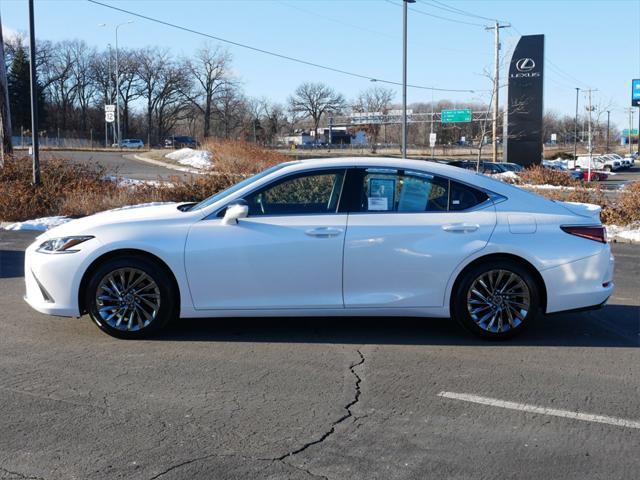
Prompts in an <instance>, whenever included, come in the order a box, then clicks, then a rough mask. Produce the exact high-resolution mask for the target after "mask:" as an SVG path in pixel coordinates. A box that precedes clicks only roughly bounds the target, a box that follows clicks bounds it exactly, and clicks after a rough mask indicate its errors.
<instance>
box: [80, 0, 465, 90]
mask: <svg viewBox="0 0 640 480" xmlns="http://www.w3.org/2000/svg"><path fill="white" fill-rule="evenodd" d="M87 1H88V2H89V3H93V4H96V5H100V6H102V7H105V8H109V9H111V10H116V11H118V12H122V13H126V14H127V15H132V16H134V17H138V18H142V19H144V20H148V21H150V22H155V23H158V24H161V25H164V26H167V27H171V28H176V29H178V30H182V31H184V32H189V33H193V34H194V35H199V36H201V37H206V38H210V39H212V40H216V41H218V42H222V43H228V44H229V45H234V46H236V47H240V48H245V49H247V50H251V51H254V52H258V53H263V54H265V55H270V56H272V57H277V58H280V59H282V60H288V61H290V62H296V63H300V64H303V65H307V66H310V67H315V68H320V69H323V70H328V71H331V72H335V73H340V74H342V75H348V76H351V77H355V78H362V79H364V80H369V81H371V82H379V83H385V84H388V85H402V82H395V81H393V80H385V79H382V78H376V77H371V76H369V75H363V74H361V73H356V72H350V71H348V70H342V69H340V68H336V67H330V66H328V65H322V64H320V63H315V62H310V61H308V60H303V59H301V58H296V57H290V56H288V55H284V54H282V53H277V52H272V51H270V50H264V49H262V48H258V47H254V46H251V45H247V44H244V43H240V42H236V41H233V40H227V39H226V38H222V37H217V36H215V35H210V34H208V33H204V32H200V31H198V30H194V29H192V28H189V27H184V26H182V25H177V24H175V23H171V22H166V21H164V20H160V19H158V18H153V17H149V16H147V15H143V14H141V13H136V12H132V11H131V10H126V9H124V8H120V7H116V6H114V5H109V4H106V3H102V2H99V1H97V0H87ZM407 87H411V88H416V89H420V90H433V91H436V92H457V93H475V92H476V91H477V90H471V89H456V88H439V87H430V86H425V85H411V84H407Z"/></svg>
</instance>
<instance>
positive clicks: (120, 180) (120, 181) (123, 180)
mask: <svg viewBox="0 0 640 480" xmlns="http://www.w3.org/2000/svg"><path fill="white" fill-rule="evenodd" d="M102 179H103V180H107V181H109V182H115V183H116V185H118V186H119V187H137V186H140V185H149V186H152V187H173V186H174V185H173V183H171V182H162V181H160V180H138V179H137V178H127V177H116V176H115V175H106V176H104V177H102Z"/></svg>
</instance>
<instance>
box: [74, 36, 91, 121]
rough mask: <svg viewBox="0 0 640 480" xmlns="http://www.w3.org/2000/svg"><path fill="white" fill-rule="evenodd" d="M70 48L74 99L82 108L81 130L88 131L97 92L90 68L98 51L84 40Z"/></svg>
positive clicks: (76, 41) (76, 42)
mask: <svg viewBox="0 0 640 480" xmlns="http://www.w3.org/2000/svg"><path fill="white" fill-rule="evenodd" d="M69 48H70V49H71V55H72V59H73V61H72V64H71V78H72V83H73V84H74V86H75V95H74V97H75V100H76V101H77V103H78V107H79V108H80V128H81V129H82V130H85V131H86V130H87V118H88V111H89V107H90V105H91V102H92V101H93V100H94V96H95V94H96V91H97V86H96V84H95V82H94V81H93V78H92V75H91V68H90V67H91V63H92V59H93V58H94V57H95V55H96V51H95V49H94V48H89V47H88V46H87V44H86V43H85V42H84V41H83V40H74V41H73V42H71V43H70V45H69Z"/></svg>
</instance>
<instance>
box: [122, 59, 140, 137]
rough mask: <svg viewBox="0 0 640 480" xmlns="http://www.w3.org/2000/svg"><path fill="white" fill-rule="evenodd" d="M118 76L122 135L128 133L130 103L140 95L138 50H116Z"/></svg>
mask: <svg viewBox="0 0 640 480" xmlns="http://www.w3.org/2000/svg"><path fill="white" fill-rule="evenodd" d="M118 77H119V87H120V92H119V95H120V102H121V103H120V105H121V106H122V135H125V136H126V135H128V132H129V116H130V112H131V104H132V103H133V101H135V100H136V99H138V98H139V97H140V77H139V76H138V51H135V50H120V51H119V52H118Z"/></svg>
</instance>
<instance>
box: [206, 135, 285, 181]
mask: <svg viewBox="0 0 640 480" xmlns="http://www.w3.org/2000/svg"><path fill="white" fill-rule="evenodd" d="M203 148H204V149H205V150H208V151H210V152H211V154H212V155H213V160H214V162H215V169H216V170H217V171H218V172H222V173H232V174H237V175H242V176H247V175H252V174H254V173H258V172H261V171H262V170H265V169H267V168H269V167H272V166H273V165H277V164H279V163H283V162H286V161H288V160H291V159H290V158H289V157H287V156H286V155H283V154H281V153H278V152H276V151H274V150H267V149H264V148H262V147H260V146H258V145H256V144H253V143H248V142H244V141H241V140H222V139H208V140H206V141H205V142H204V144H203Z"/></svg>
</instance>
